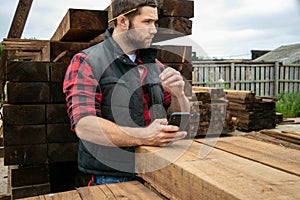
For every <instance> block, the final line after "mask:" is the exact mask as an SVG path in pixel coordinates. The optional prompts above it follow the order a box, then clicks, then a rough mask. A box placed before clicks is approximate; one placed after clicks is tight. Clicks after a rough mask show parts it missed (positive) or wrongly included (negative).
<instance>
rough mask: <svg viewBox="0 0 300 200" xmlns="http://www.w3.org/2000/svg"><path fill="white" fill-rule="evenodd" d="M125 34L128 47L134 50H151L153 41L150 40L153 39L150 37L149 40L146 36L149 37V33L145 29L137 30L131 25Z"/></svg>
mask: <svg viewBox="0 0 300 200" xmlns="http://www.w3.org/2000/svg"><path fill="white" fill-rule="evenodd" d="M124 34H125V35H124V36H125V41H126V43H127V45H128V46H130V47H131V48H133V49H132V50H137V49H145V48H149V47H150V45H151V43H152V39H150V38H152V37H151V36H149V37H148V39H147V37H146V36H147V35H149V32H148V31H147V30H145V29H135V28H134V27H132V26H131V25H130V26H129V29H128V30H127V31H126V32H125V33H124Z"/></svg>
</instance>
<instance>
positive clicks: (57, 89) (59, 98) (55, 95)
mask: <svg viewBox="0 0 300 200" xmlns="http://www.w3.org/2000/svg"><path fill="white" fill-rule="evenodd" d="M50 102H51V103H65V102H66V95H65V94H64V93H63V83H62V82H60V83H59V82H55V83H51V84H50Z"/></svg>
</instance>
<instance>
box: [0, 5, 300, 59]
mask: <svg viewBox="0 0 300 200" xmlns="http://www.w3.org/2000/svg"><path fill="white" fill-rule="evenodd" d="M18 2H19V0H1V6H0V40H1V41H2V38H5V37H6V36H7V34H8V31H9V28H10V25H11V22H12V19H13V16H14V13H15V10H16V7H17V4H18ZM109 4H110V0H103V1H101V0H85V1H82V0H33V4H32V7H31V10H30V13H29V17H28V19H27V23H26V26H25V30H24V32H23V35H22V38H24V37H25V38H32V37H35V38H37V39H45V40H48V39H50V38H51V37H52V35H53V33H54V32H55V30H56V28H57V27H58V25H59V23H60V21H61V20H62V18H63V17H64V15H65V14H66V12H67V10H68V8H81V9H94V10H104V9H105V8H106V7H107V6H108V5H109ZM192 21H193V34H192V35H191V36H189V37H188V39H186V38H185V39H180V40H176V41H172V43H171V44H173V45H174V44H178V45H183V44H185V45H186V44H187V43H189V44H190V45H192V46H193V48H194V49H193V50H194V51H196V52H197V54H198V56H209V57H218V58H251V54H250V51H251V50H253V49H255V50H272V49H275V48H277V47H279V46H281V45H288V44H295V43H300V0H195V17H194V18H193V19H192ZM164 44H168V43H164Z"/></svg>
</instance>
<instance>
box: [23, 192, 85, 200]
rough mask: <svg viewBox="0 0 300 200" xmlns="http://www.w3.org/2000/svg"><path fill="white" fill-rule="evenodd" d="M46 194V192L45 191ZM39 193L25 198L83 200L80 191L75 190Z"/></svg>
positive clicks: (32, 199)
mask: <svg viewBox="0 0 300 200" xmlns="http://www.w3.org/2000/svg"><path fill="white" fill-rule="evenodd" d="M43 194H45V193H43ZM43 194H41V195H39V196H33V197H27V198H24V199H23V200H62V199H64V200H82V198H81V197H80V195H79V194H78V192H76V191H75V190H72V191H67V192H58V193H54V194H53V193H52V194H47V195H43Z"/></svg>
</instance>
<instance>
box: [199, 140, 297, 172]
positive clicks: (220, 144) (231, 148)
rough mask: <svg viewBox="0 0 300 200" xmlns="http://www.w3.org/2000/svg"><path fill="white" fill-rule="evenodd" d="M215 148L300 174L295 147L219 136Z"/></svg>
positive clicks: (201, 141) (202, 141)
mask: <svg viewBox="0 0 300 200" xmlns="http://www.w3.org/2000/svg"><path fill="white" fill-rule="evenodd" d="M204 141H205V140H204V139H197V142H200V143H204ZM214 148H218V149H220V150H223V151H226V152H228V153H231V154H234V155H237V156H241V157H243V158H246V159H250V160H253V161H255V162H258V163H262V164H264V165H267V166H271V167H273V168H275V169H279V170H282V171H285V172H288V173H291V174H295V175H298V176H300V165H299V163H300V156H299V154H300V151H298V150H295V149H290V148H285V147H283V146H279V145H275V144H270V143H266V142H261V141H256V140H253V139H248V138H246V137H240V136H237V137H226V138H219V139H218V141H217V143H216V144H215V145H214Z"/></svg>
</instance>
